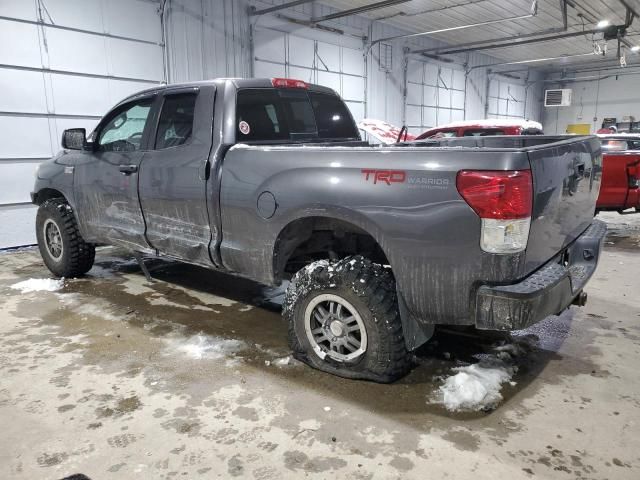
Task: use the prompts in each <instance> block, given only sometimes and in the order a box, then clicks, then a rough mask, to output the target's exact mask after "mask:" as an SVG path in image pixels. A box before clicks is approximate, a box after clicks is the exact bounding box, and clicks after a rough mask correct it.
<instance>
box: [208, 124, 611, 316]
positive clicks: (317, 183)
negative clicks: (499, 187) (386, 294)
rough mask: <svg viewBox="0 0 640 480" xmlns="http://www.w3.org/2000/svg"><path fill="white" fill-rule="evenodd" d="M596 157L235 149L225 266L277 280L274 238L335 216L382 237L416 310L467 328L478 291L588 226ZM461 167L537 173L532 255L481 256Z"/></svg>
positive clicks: (568, 146) (474, 143)
mask: <svg viewBox="0 0 640 480" xmlns="http://www.w3.org/2000/svg"><path fill="white" fill-rule="evenodd" d="M600 161H601V154H600V143H599V141H598V139H597V138H596V137H544V136H534V137H484V138H456V139H448V140H445V139H442V140H437V141H424V142H411V143H404V144H397V145H394V146H389V147H339V146H318V145H270V146H263V145H236V146H234V147H232V148H231V149H230V150H229V151H228V152H227V154H226V156H225V161H224V165H223V167H222V169H223V175H222V185H221V205H222V206H223V207H222V212H221V221H222V231H223V232H224V235H223V238H222V242H221V244H220V254H221V258H222V261H223V264H224V265H225V267H226V268H228V269H229V270H231V271H235V272H239V273H241V274H244V275H246V276H250V277H251V278H255V279H259V280H260V281H263V282H265V283H278V281H279V280H280V279H281V277H280V276H279V272H278V271H277V269H276V268H275V263H276V262H274V261H273V258H274V257H273V255H274V251H275V245H276V242H277V241H278V235H279V233H280V232H281V231H282V230H283V229H284V228H285V227H286V226H287V225H289V224H290V222H293V221H296V220H299V219H300V218H317V217H330V218H335V219H339V220H341V221H344V222H347V223H349V224H351V225H354V226H356V227H357V228H359V229H362V230H363V231H365V232H368V233H369V234H370V235H372V236H373V237H374V238H375V240H376V241H377V242H378V244H379V245H380V246H381V248H382V249H383V251H384V253H385V255H386V256H387V259H388V261H389V263H390V264H391V266H392V268H393V270H394V274H395V277H396V281H397V284H398V291H399V292H400V294H401V296H404V297H405V298H406V300H407V307H408V308H409V310H410V311H411V313H412V314H414V315H416V316H417V317H419V318H423V319H429V318H433V319H437V321H438V323H448V324H470V323H472V322H473V320H472V318H473V315H472V313H473V309H474V308H475V307H474V298H475V292H476V291H477V289H478V288H479V287H480V286H481V285H496V284H509V283H515V282H517V281H519V280H520V279H522V278H524V277H525V276H527V275H528V274H529V273H531V272H533V271H535V270H536V269H538V268H540V267H541V266H542V265H544V264H545V263H546V262H547V261H549V260H550V259H552V258H553V257H555V256H557V255H558V254H559V253H560V252H561V251H562V250H564V249H566V248H567V247H568V246H569V245H570V244H571V243H572V242H573V241H574V240H575V239H576V238H577V237H578V236H579V235H580V234H581V233H582V232H584V231H585V230H586V229H587V227H588V226H589V225H590V224H591V222H592V221H593V213H594V210H595V202H596V197H597V195H598V189H599V178H600V165H601V164H600ZM465 169H475V170H529V169H530V170H532V174H533V181H534V199H533V200H534V201H533V216H532V222H531V230H530V236H529V243H528V247H527V249H526V251H525V252H521V253H517V254H510V255H495V254H489V253H487V252H484V251H482V250H481V248H480V238H479V235H480V223H481V221H480V218H479V217H478V216H477V215H476V213H475V212H474V211H473V210H472V209H471V208H470V207H469V205H468V204H467V203H466V202H465V201H464V199H463V198H462V197H461V196H460V195H459V193H458V191H457V189H456V175H457V173H458V172H459V171H460V170H465ZM292 185H295V188H293V189H292V188H291V186H292ZM257 205H258V207H257V208H256V206H257ZM261 207H264V208H266V209H267V210H268V211H267V212H266V214H265V213H264V212H263V213H261V212H260V208H261Z"/></svg>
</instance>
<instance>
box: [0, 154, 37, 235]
mask: <svg viewBox="0 0 640 480" xmlns="http://www.w3.org/2000/svg"><path fill="white" fill-rule="evenodd" d="M37 166H38V162H3V161H0V178H2V180H3V183H4V188H3V189H2V190H0V204H3V203H20V202H29V201H30V197H29V192H30V191H31V189H32V188H33V182H34V179H35V176H34V173H35V171H36V168H37ZM3 228H4V226H3Z"/></svg>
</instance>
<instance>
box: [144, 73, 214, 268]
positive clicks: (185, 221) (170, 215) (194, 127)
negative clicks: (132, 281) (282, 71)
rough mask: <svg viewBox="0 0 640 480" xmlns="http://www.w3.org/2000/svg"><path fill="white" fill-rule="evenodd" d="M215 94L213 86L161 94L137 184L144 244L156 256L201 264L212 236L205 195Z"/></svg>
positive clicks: (207, 259)
mask: <svg viewBox="0 0 640 480" xmlns="http://www.w3.org/2000/svg"><path fill="white" fill-rule="evenodd" d="M214 97H215V87H214V86H212V85H211V86H201V87H198V88H193V87H189V88H180V89H174V90H167V91H166V92H165V93H164V95H163V97H162V102H161V103H162V107H161V109H160V113H159V118H158V122H157V126H156V128H155V132H154V134H153V138H152V139H151V140H150V148H149V151H148V152H147V153H146V154H145V156H144V158H143V159H142V165H141V168H140V185H139V189H140V203H141V205H142V211H143V212H144V218H145V221H146V225H147V239H148V241H149V244H150V245H151V246H152V247H153V248H155V249H157V250H158V251H159V253H160V254H161V255H168V256H173V257H177V258H180V259H182V260H185V261H188V262H191V263H196V264H200V265H206V266H211V263H212V261H211V258H210V256H209V243H210V242H211V240H212V239H215V232H213V233H212V229H211V227H210V222H209V215H208V212H207V198H206V180H207V175H208V172H209V170H208V167H207V165H208V161H209V152H210V151H211V143H212V137H213V134H212V131H213V104H214ZM210 207H211V205H210Z"/></svg>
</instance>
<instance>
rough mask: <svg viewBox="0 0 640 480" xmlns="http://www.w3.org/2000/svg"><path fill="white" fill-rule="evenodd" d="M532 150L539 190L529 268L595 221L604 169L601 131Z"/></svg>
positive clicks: (537, 188) (533, 218)
mask: <svg viewBox="0 0 640 480" xmlns="http://www.w3.org/2000/svg"><path fill="white" fill-rule="evenodd" d="M528 152H529V161H530V163H531V170H532V173H533V189H534V195H533V214H532V218H531V230H530V233H529V242H528V246H527V252H526V265H525V270H526V272H525V273H527V274H528V273H530V272H531V271H533V270H535V269H537V268H538V267H540V266H541V265H543V264H544V263H546V262H547V261H549V260H550V259H551V258H552V257H554V256H555V255H557V254H558V253H559V252H560V251H562V250H563V249H564V248H565V247H567V246H568V245H569V244H570V243H571V242H573V241H574V240H575V239H576V238H577V237H578V236H580V234H581V233H582V232H584V231H585V230H586V229H587V228H588V227H589V225H591V223H592V222H593V216H594V212H595V208H596V200H597V198H598V192H599V189H600V177H601V174H602V153H601V149H600V141H599V140H598V139H597V138H596V137H576V138H572V139H569V140H564V141H561V142H556V143H552V144H548V145H541V146H538V147H535V148H531V149H529V151H528Z"/></svg>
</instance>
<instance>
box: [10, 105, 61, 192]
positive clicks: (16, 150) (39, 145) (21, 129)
mask: <svg viewBox="0 0 640 480" xmlns="http://www.w3.org/2000/svg"><path fill="white" fill-rule="evenodd" d="M48 131H49V119H47V118H41V117H40V118H37V117H14V116H0V145H2V150H1V151H0V158H34V157H36V158H37V157H39V158H42V157H50V156H51V155H52V154H53V153H52V151H51V143H50V140H49V135H47V132H48ZM3 188H5V180H4V179H3V178H2V177H0V190H2V189H3Z"/></svg>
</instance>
